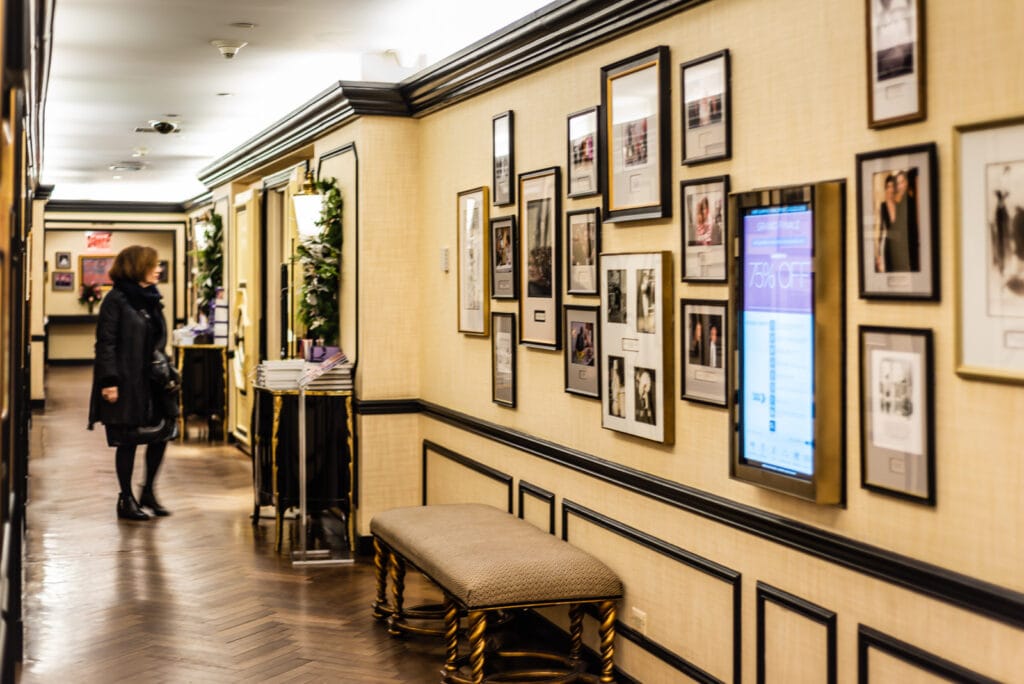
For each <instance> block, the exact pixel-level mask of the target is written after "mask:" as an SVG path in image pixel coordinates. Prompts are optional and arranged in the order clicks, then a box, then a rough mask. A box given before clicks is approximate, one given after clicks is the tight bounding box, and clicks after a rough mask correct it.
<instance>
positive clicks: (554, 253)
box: [519, 166, 562, 349]
mask: <svg viewBox="0 0 1024 684" xmlns="http://www.w3.org/2000/svg"><path fill="white" fill-rule="evenodd" d="M561 179H562V175H561V169H560V168H559V167H557V166H551V167H548V168H546V169H538V170H536V171H530V172H528V173H523V174H520V175H519V230H520V236H519V251H520V259H519V264H520V266H519V278H520V281H521V282H520V285H519V343H520V344H524V345H527V346H533V347H539V348H542V349H561V348H562V320H561V314H562V311H561V303H562V225H561V223H562V182H561Z"/></svg>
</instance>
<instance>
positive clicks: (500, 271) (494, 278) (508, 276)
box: [491, 216, 519, 299]
mask: <svg viewBox="0 0 1024 684" xmlns="http://www.w3.org/2000/svg"><path fill="white" fill-rule="evenodd" d="M518 252H519V234H518V232H517V231H516V217H515V216H502V217H500V218H494V219H491V297H493V298H494V299H515V298H516V297H518V296H519V259H518V256H517V255H518Z"/></svg>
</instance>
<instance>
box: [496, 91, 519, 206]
mask: <svg viewBox="0 0 1024 684" xmlns="http://www.w3.org/2000/svg"><path fill="white" fill-rule="evenodd" d="M491 150H492V153H491V160H492V163H493V177H494V178H493V181H494V204H495V205H496V206H499V207H500V206H504V205H506V204H514V203H515V201H516V189H515V187H514V186H513V185H512V179H513V178H515V172H516V171H515V138H514V137H513V128H512V111H511V110H510V111H507V112H502V113H501V114H497V115H495V117H494V118H493V119H491Z"/></svg>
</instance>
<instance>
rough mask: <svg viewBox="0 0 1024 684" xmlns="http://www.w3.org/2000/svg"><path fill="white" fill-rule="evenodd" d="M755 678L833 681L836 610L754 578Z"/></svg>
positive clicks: (761, 680)
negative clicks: (755, 624)
mask: <svg viewBox="0 0 1024 684" xmlns="http://www.w3.org/2000/svg"><path fill="white" fill-rule="evenodd" d="M757 682H758V684H764V683H765V682H823V683H824V684H836V614H835V613H834V612H832V611H831V610H828V609H826V608H822V607H821V606H818V605H815V604H813V603H811V602H810V601H805V600H804V599H802V598H800V597H798V596H794V595H793V594H790V593H788V592H785V591H783V590H781V589H777V588H775V587H773V586H770V585H768V584H765V583H763V582H758V583H757Z"/></svg>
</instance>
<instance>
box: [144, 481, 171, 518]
mask: <svg viewBox="0 0 1024 684" xmlns="http://www.w3.org/2000/svg"><path fill="white" fill-rule="evenodd" d="M139 505H140V506H145V507H146V508H148V509H149V510H151V511H153V515H159V516H165V515H170V514H171V512H170V511H169V510H167V509H166V508H164V507H163V506H161V505H160V502H159V501H157V500H156V495H155V494H153V488H152V487H143V488H142V494H140V495H139Z"/></svg>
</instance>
